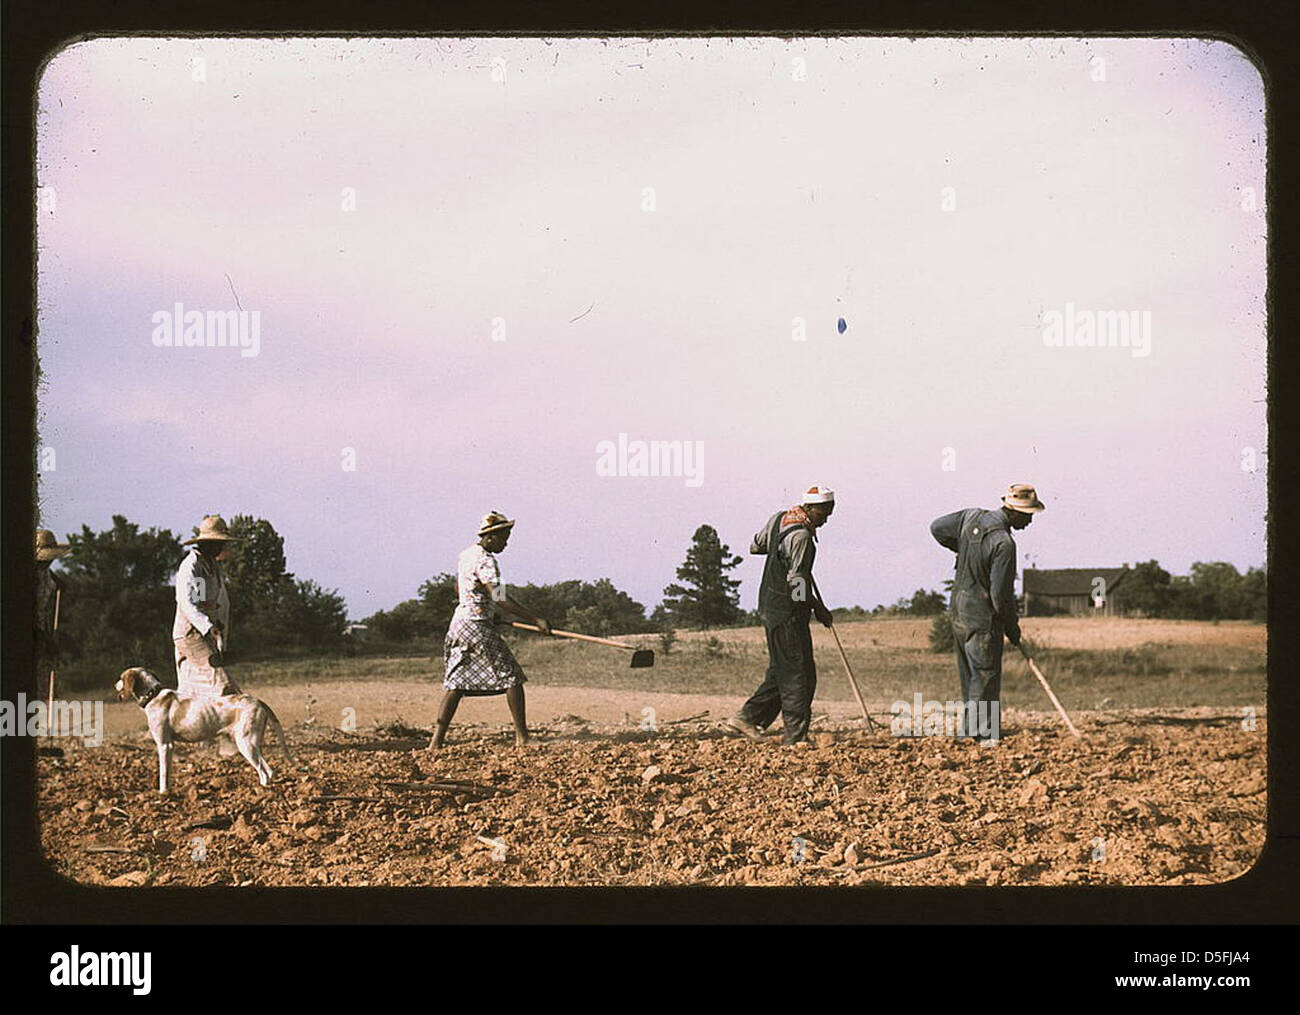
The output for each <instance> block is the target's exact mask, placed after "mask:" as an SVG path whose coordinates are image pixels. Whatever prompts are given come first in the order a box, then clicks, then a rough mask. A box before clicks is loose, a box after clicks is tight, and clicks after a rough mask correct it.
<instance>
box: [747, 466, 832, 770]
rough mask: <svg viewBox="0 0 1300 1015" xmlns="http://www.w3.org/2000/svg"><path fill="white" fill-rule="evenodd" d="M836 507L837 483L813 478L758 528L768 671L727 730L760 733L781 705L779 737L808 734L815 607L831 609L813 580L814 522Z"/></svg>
mask: <svg viewBox="0 0 1300 1015" xmlns="http://www.w3.org/2000/svg"><path fill="white" fill-rule="evenodd" d="M834 510H835V491H834V490H831V489H830V488H829V487H826V486H823V485H817V486H810V487H809V488H808V489H807V490H806V491H805V492H804V495H803V499H802V503H800V504H798V505H796V506H795V507H792V508H790V509H789V510H786V511H778V512H777V513H776V514H774V515H773V516H772V517H771V518H769V519H768V520H767V524H766V525H764V526H763V528H762V529H760V530H759V532H758V533H757V535H755V536H754V543H753V545H752V546H751V547H750V548H749V552H750V553H757V554H763V555H765V556H766V557H767V563H766V564H765V565H764V566H763V578H762V583H761V585H760V586H759V590H758V612H759V615H760V616H761V617H762V618H763V629H764V631H765V632H766V634H767V658H768V666H767V675H766V677H765V679H764V680H763V683H762V684H760V685H759V687H758V690H757V691H755V692H754V693H753V695H751V696H750V699H749V700H748V701H747V702H745V704H744V705H743V706H742V707H741V709H740V712H739V713H737V714H736V715H734V716H732V717H731V718H730V719H726V720H724V721H723V723H722V725H723V728H724V729H726V730H727V731H728V732H731V733H734V734H738V735H740V736H746V737H749V738H750V739H751V740H762V739H763V734H762V732H761V731H760V727H765V726H768V725H770V724H771V723H772V722H774V721H775V719H776V717H777V714H778V713H780V714H781V716H782V717H783V719H784V721H785V729H784V737H783V739H782V743H784V744H786V745H789V744H795V743H798V742H799V741H801V740H807V739H808V726H809V725H810V724H811V722H812V703H813V694H814V692H815V691H816V690H817V665H816V663H815V662H814V661H813V650H812V633H811V632H810V631H809V629H808V621H809V617H810V616H811V615H815V616H816V617H817V619H818V620H819V621H820V622H821V623H823V624H825V625H826V626H827V627H830V626H831V622H832V618H831V611H830V610H828V609H827V608H826V604H825V603H823V602H822V601H821V597H820V596H819V595H818V594H817V586H816V585H814V584H813V578H812V567H813V559H814V558H815V557H816V554H817V530H818V529H819V528H821V527H822V526H823V525H825V524H826V522H827V521H828V520H829V519H830V517H831V513H832V512H833V511H834Z"/></svg>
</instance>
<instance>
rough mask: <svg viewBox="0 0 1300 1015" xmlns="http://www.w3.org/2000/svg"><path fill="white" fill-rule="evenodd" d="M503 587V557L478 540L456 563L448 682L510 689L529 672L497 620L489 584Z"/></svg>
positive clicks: (492, 690)
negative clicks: (504, 635)
mask: <svg viewBox="0 0 1300 1015" xmlns="http://www.w3.org/2000/svg"><path fill="white" fill-rule="evenodd" d="M489 585H491V586H492V587H494V588H498V589H503V586H502V585H501V569H500V568H499V567H498V566H497V559H496V557H494V556H493V555H492V554H490V553H488V552H487V550H485V549H483V547H481V546H479V545H478V544H477V543H475V544H474V545H473V546H471V547H469V548H468V549H466V550H465V551H464V552H462V553H461V555H460V559H459V560H458V561H457V567H456V593H457V597H458V600H459V601H458V603H457V605H456V612H455V613H453V614H452V616H451V625H450V626H449V627H448V628H447V639H446V641H445V642H444V643H443V661H444V663H445V664H446V671H447V675H446V677H444V679H443V682H442V686H443V687H444V688H446V689H447V690H449V691H460V692H462V693H463V694H469V695H488V694H504V693H505V692H506V691H508V690H510V688H512V687H514V686H516V685H517V684H522V683H524V682H525V681H526V680H527V679H528V678H527V677H525V676H524V671H523V669H522V668H521V667H520V665H519V663H518V662H517V661H516V660H515V657H514V653H512V652H511V651H510V646H508V645H507V644H506V643H505V639H503V638H502V637H501V635H500V633H498V631H497V629H496V626H495V625H494V624H493V622H492V621H493V617H494V616H495V615H496V607H495V606H494V604H493V602H492V594H491V592H489V591H488V586H489Z"/></svg>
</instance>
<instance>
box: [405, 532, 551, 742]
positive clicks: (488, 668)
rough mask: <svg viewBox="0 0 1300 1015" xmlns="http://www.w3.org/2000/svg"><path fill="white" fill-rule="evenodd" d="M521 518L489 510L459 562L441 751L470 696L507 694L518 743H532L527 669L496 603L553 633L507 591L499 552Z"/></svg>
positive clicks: (437, 729) (437, 736)
mask: <svg viewBox="0 0 1300 1015" xmlns="http://www.w3.org/2000/svg"><path fill="white" fill-rule="evenodd" d="M514 525H515V523H514V522H513V521H511V520H510V519H509V518H507V517H506V516H505V515H503V514H501V512H499V511H492V512H489V513H488V515H487V516H486V517H485V518H484V519H483V524H482V525H480V526H479V530H478V542H477V543H475V544H474V545H473V546H470V547H469V548H467V549H466V550H464V551H463V552H462V553H461V555H460V558H459V560H458V561H457V567H456V595H457V600H458V601H457V604H456V612H455V613H453V614H452V615H451V623H450V624H449V625H448V627H447V638H446V640H445V642H444V643H443V660H444V662H445V664H446V666H445V670H446V675H445V677H444V678H443V682H442V686H443V696H442V706H441V707H440V708H439V710H438V720H437V723H436V724H435V725H434V728H433V739H432V740H430V742H429V750H431V751H436V750H439V749H440V748H441V747H442V745H443V741H444V740H445V738H446V736H447V727H449V726H450V725H451V720H452V718H453V717H454V716H455V714H456V706H457V705H459V704H460V699H461V698H462V697H463V696H464V695H467V694H468V695H491V694H504V695H505V696H506V704H508V705H509V706H510V718H511V719H512V720H513V721H514V725H515V746H516V747H523V746H525V745H526V744H527V743H528V721H527V718H526V716H525V712H524V682H525V681H526V680H527V679H528V678H527V677H525V676H524V671H523V668H522V667H520V665H519V662H518V661H517V660H516V659H515V655H514V653H513V652H511V651H510V646H509V645H507V644H506V642H505V639H504V638H502V637H501V635H500V633H499V632H498V631H497V629H496V626H495V620H496V607H498V606H500V607H501V608H502V609H503V610H505V611H507V612H508V613H513V614H514V615H515V616H516V617H519V618H520V619H522V620H524V621H526V622H528V623H531V624H534V625H536V626H537V627H539V628H540V629H541V631H542V633H543V634H550V633H551V627H550V625H549V624H548V623H547V622H546V620H545V619H544V618H542V617H539V616H537V615H536V614H533V613H531V612H529V611H528V610H525V609H524V608H523V607H522V606H520V605H519V604H518V603H516V602H515V601H514V600H513V599H511V598H510V596H509V595H508V594H507V593H506V589H505V585H504V584H503V583H502V581H501V568H500V567H499V566H498V565H497V559H496V556H495V554H498V553H500V552H501V551H502V550H504V549H505V548H506V544H507V543H508V542H509V541H510V530H511V529H513V528H514Z"/></svg>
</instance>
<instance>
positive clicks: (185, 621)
mask: <svg viewBox="0 0 1300 1015" xmlns="http://www.w3.org/2000/svg"><path fill="white" fill-rule="evenodd" d="M234 542H239V538H238V537H237V536H232V535H231V534H230V532H229V531H228V530H227V528H226V523H225V520H224V519H223V518H222V517H221V516H220V515H204V517H203V521H202V522H201V523H199V527H198V529H197V530H196V531H195V535H194V537H193V538H192V539H187V540H185V542H184V543H183V544H182V545H183V546H188V547H190V548H191V549H190V551H189V553H188V554H187V555H186V557H185V559H184V560H182V561H181V566H180V568H179V569H178V570H177V572H176V619H175V620H174V621H173V622H172V641H173V642H174V643H175V645H176V693H177V694H181V695H195V696H216V695H221V694H238V693H239V687H238V685H237V684H236V683H235V682H234V681H233V680H231V679H230V677H228V676H227V675H226V671H225V669H223V658H222V657H223V654H224V653H225V649H226V640H227V639H228V638H229V637H230V595H229V593H228V592H227V591H226V582H225V579H224V578H223V577H222V574H221V566H220V565H219V564H218V563H217V561H218V560H219V559H220V558H221V557H222V556H223V555H224V554H225V552H226V550H227V548H228V547H229V546H230V544H231V543H234Z"/></svg>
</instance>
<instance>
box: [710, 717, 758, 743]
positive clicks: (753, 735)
mask: <svg viewBox="0 0 1300 1015" xmlns="http://www.w3.org/2000/svg"><path fill="white" fill-rule="evenodd" d="M718 725H719V726H720V727H722V729H724V730H725V731H727V732H728V733H731V734H733V735H735V736H740V737H748V738H749V739H750V740H757V741H759V742H760V743H761V742H762V741H763V740H764V739H766V738H765V737H764V736H763V731H762V730H760V729H759V728H758V727H757V726H755V725H754V724H753V723H752V722H750V721H749V720H747V719H745V718H744V717H743V716H739V715H733V716H731V717H730V718H729V719H723V720H722V722H720V723H719V724H718Z"/></svg>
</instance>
